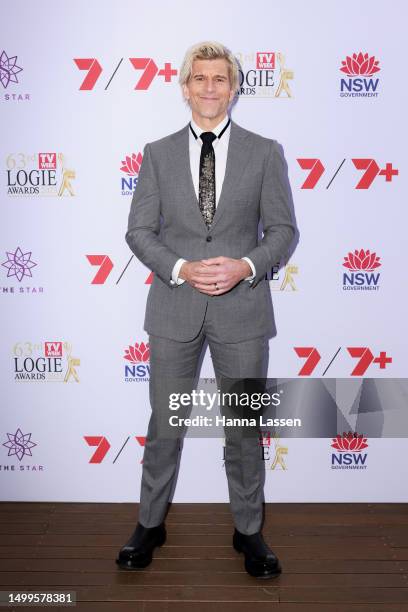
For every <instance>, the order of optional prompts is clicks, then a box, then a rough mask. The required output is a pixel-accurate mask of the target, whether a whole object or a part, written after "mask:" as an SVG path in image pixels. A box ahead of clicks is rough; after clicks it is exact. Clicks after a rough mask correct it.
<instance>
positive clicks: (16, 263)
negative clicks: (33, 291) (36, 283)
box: [1, 247, 37, 283]
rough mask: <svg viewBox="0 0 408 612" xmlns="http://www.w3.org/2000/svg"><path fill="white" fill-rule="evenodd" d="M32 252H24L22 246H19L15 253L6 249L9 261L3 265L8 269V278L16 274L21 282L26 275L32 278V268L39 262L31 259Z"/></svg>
mask: <svg viewBox="0 0 408 612" xmlns="http://www.w3.org/2000/svg"><path fill="white" fill-rule="evenodd" d="M31 253H32V251H28V252H27V253H23V251H22V250H21V249H20V247H17V249H16V250H15V252H14V253H11V252H9V251H6V255H7V261H5V262H3V263H2V264H1V265H2V266H4V267H5V268H7V269H8V272H7V278H9V277H10V276H16V277H17V279H18V280H19V282H20V283H21V281H22V280H23V278H24V276H29V277H31V278H32V276H33V275H32V274H31V268H34V266H36V265H37V264H36V263H35V262H34V261H32V260H31Z"/></svg>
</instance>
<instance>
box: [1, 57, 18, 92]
mask: <svg viewBox="0 0 408 612" xmlns="http://www.w3.org/2000/svg"><path fill="white" fill-rule="evenodd" d="M16 61H17V55H14V56H13V57H8V56H7V53H6V52H5V51H2V54H1V55H0V81H1V84H2V85H3V87H4V89H6V88H7V86H8V84H9V83H18V79H17V75H18V73H19V72H21V71H22V68H20V66H17V64H16Z"/></svg>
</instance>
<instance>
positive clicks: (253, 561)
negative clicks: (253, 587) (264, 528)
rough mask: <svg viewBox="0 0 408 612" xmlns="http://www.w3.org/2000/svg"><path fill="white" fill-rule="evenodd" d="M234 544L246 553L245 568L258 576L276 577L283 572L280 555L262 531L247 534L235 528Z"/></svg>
mask: <svg viewBox="0 0 408 612" xmlns="http://www.w3.org/2000/svg"><path fill="white" fill-rule="evenodd" d="M232 544H233V546H234V548H235V550H236V551H238V552H243V553H244V555H245V569H246V571H247V572H248V574H250V575H251V576H255V577H256V578H274V577H276V576H279V574H280V573H281V572H282V568H281V565H280V563H279V559H278V557H277V556H276V555H275V554H274V553H273V552H272V551H271V549H270V548H269V546H268V545H267V544H266V542H265V540H264V539H263V536H262V533H261V532H260V531H259V532H258V533H254V534H253V535H245V534H243V533H241V532H240V531H238V530H237V529H235V532H234V537H233V540H232Z"/></svg>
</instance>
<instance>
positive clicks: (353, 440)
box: [331, 431, 368, 470]
mask: <svg viewBox="0 0 408 612" xmlns="http://www.w3.org/2000/svg"><path fill="white" fill-rule="evenodd" d="M331 446H332V448H334V449H336V450H337V451H338V452H337V453H333V452H332V456H331V468H332V470H365V469H366V468H367V465H366V462H367V453H363V452H362V451H363V450H364V449H365V448H368V444H367V438H364V436H363V434H360V435H359V434H358V433H357V432H354V433H353V432H351V431H349V432H348V433H346V432H345V431H343V435H342V436H341V435H337V436H336V437H335V438H333V440H332V444H331Z"/></svg>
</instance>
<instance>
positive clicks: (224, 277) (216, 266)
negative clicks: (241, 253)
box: [191, 256, 252, 295]
mask: <svg viewBox="0 0 408 612" xmlns="http://www.w3.org/2000/svg"><path fill="white" fill-rule="evenodd" d="M200 263H202V264H203V265H204V266H205V267H206V268H207V269H206V270H205V271H203V272H202V273H200V274H197V275H195V276H193V277H192V279H191V280H192V283H191V284H192V285H193V287H194V288H195V289H197V290H198V291H200V292H201V293H206V294H207V295H222V294H223V293H226V292H227V291H229V290H230V289H232V288H233V287H235V285H237V284H238V283H239V282H240V281H242V280H243V279H244V278H246V277H247V276H251V275H252V270H251V266H250V265H249V264H248V262H247V261H245V259H233V258H232V257H223V256H220V257H211V258H210V259H202V260H201V261H200Z"/></svg>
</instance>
